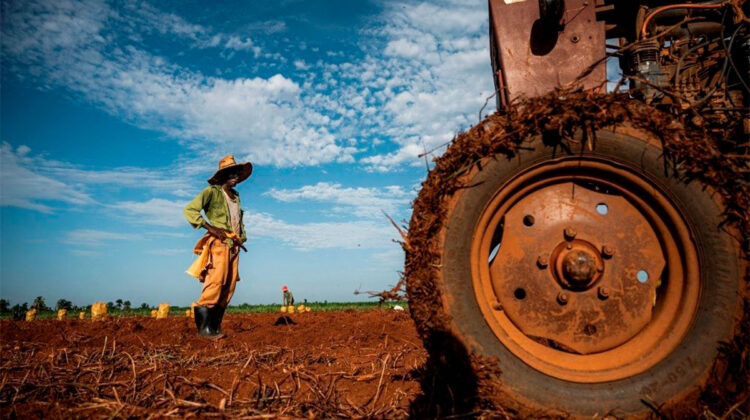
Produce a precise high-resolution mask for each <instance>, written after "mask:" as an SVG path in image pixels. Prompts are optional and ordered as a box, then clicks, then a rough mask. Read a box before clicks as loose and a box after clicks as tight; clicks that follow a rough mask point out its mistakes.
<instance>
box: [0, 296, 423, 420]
mask: <svg viewBox="0 0 750 420" xmlns="http://www.w3.org/2000/svg"><path fill="white" fill-rule="evenodd" d="M278 317H279V314H242V315H233V314H228V315H226V316H225V319H224V323H223V325H222V329H223V330H224V332H225V333H226V334H227V336H226V337H225V338H223V339H220V340H215V341H214V340H207V339H202V338H200V337H198V336H197V335H196V334H195V326H194V323H193V320H192V319H190V318H186V317H185V318H182V317H170V318H168V319H163V320H156V319H150V318H143V317H130V318H128V317H124V318H113V319H109V320H106V321H96V322H94V321H91V320H67V321H56V320H40V321H32V322H21V321H2V322H0V338H1V339H2V340H1V343H2V349H1V351H0V417H2V418H84V417H85V418H105V417H106V418H112V417H132V416H138V417H151V416H153V417H164V416H175V417H191V416H199V417H221V416H225V415H226V416H231V417H247V418H270V417H273V418H276V417H285V416H289V417H306V418H315V417H318V418H319V417H363V416H372V417H388V418H400V417H406V416H408V415H409V412H410V405H411V404H413V401H414V400H415V399H416V397H417V396H419V394H420V393H421V390H420V384H419V378H420V375H421V369H422V366H423V365H424V362H425V359H426V353H425V352H424V350H423V347H422V344H421V341H420V340H419V338H418V336H417V333H416V330H415V328H414V323H413V322H412V321H411V319H410V318H409V316H408V314H406V313H404V312H397V311H393V310H370V311H345V312H327V313H323V312H320V313H315V312H313V313H306V314H297V315H292V319H293V320H294V321H295V322H296V324H295V325H278V326H275V325H274V323H275V321H276V320H277V319H278Z"/></svg>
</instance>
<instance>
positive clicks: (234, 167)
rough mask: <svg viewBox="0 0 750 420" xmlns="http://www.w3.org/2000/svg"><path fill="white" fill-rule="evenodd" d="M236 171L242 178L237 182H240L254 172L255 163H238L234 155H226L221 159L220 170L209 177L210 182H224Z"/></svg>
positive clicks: (217, 183) (214, 183)
mask: <svg viewBox="0 0 750 420" xmlns="http://www.w3.org/2000/svg"><path fill="white" fill-rule="evenodd" d="M234 171H237V173H238V174H239V176H240V179H239V181H237V183H240V182H242V181H244V180H246V179H247V177H249V176H250V174H251V173H253V164H252V163H250V162H245V163H237V162H236V161H235V160H234V155H226V156H224V157H223V158H221V160H220V161H219V170H217V171H216V173H214V174H213V176H212V177H211V178H209V179H208V183H209V184H211V185H219V184H223V183H224V180H225V178H226V177H227V175H229V174H230V173H232V172H234Z"/></svg>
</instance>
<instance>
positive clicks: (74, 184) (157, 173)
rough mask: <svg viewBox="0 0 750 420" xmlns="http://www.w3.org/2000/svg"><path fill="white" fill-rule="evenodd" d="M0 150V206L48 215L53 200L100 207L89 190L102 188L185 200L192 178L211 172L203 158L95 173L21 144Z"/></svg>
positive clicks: (190, 187)
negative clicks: (143, 192)
mask: <svg viewBox="0 0 750 420" xmlns="http://www.w3.org/2000/svg"><path fill="white" fill-rule="evenodd" d="M1 152H2V155H1V156H0V158H1V160H2V165H0V172H1V173H2V188H1V189H0V205H2V206H13V207H21V208H26V209H31V210H37V211H41V212H46V213H49V212H52V211H54V205H53V204H52V203H54V202H60V203H65V204H68V205H76V206H81V205H95V204H100V203H98V201H96V200H95V199H94V198H93V197H92V196H91V193H90V192H89V191H90V190H92V189H94V187H101V186H107V187H114V188H119V189H122V188H129V189H137V190H145V191H148V192H150V193H152V194H155V193H159V194H169V195H173V196H178V197H185V198H187V197H190V196H191V195H192V194H194V191H193V190H194V187H195V185H191V180H192V179H194V177H195V175H196V174H199V173H202V174H208V173H210V172H211V171H212V170H213V169H214V167H213V165H211V164H210V162H208V161H205V160H201V161H196V160H178V161H177V162H176V163H175V164H173V165H171V166H168V167H163V168H152V169H145V168H137V167H119V168H112V169H105V170H98V169H92V168H86V167H81V166H77V165H73V164H71V163H67V162H61V161H56V160H50V159H47V158H46V157H44V156H42V155H38V154H36V155H35V154H33V153H32V151H31V149H30V148H29V147H28V146H25V145H21V146H18V147H17V148H16V150H15V151H14V150H13V147H12V146H11V145H10V144H9V143H7V142H3V143H2V147H1ZM126 203H127V202H126ZM159 204H162V203H159ZM170 226H171V225H170Z"/></svg>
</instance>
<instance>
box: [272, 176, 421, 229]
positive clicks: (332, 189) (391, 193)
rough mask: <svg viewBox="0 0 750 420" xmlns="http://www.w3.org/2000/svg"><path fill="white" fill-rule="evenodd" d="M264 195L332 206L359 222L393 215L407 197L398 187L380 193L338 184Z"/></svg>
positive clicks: (312, 186)
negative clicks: (358, 218) (357, 219)
mask: <svg viewBox="0 0 750 420" xmlns="http://www.w3.org/2000/svg"><path fill="white" fill-rule="evenodd" d="M264 194H265V195H268V196H271V197H273V198H275V199H276V200H279V201H282V202H287V203H288V202H297V201H302V200H310V201H317V202H323V203H327V204H332V205H333V206H334V207H333V208H334V210H337V211H339V212H345V213H347V214H351V215H354V216H356V217H360V218H370V219H380V220H382V219H383V212H385V213H386V214H395V213H397V212H398V211H399V210H400V209H402V208H404V207H406V206H407V205H408V204H409V202H410V200H411V195H410V194H409V193H407V192H406V191H404V190H403V189H402V188H401V187H400V186H390V187H385V188H382V189H378V188H366V187H356V188H353V187H343V186H342V185H341V184H331V183H328V182H319V183H317V184H315V185H305V186H303V187H300V188H296V189H276V188H273V189H271V190H269V191H267V192H266V193H264Z"/></svg>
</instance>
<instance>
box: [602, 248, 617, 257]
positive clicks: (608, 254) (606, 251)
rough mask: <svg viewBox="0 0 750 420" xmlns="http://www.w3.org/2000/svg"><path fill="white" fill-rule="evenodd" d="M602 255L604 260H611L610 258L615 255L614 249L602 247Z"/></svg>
mask: <svg viewBox="0 0 750 420" xmlns="http://www.w3.org/2000/svg"><path fill="white" fill-rule="evenodd" d="M602 255H603V256H604V257H605V258H612V256H613V255H615V249H614V248H612V247H611V246H609V245H604V246H603V247H602Z"/></svg>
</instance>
